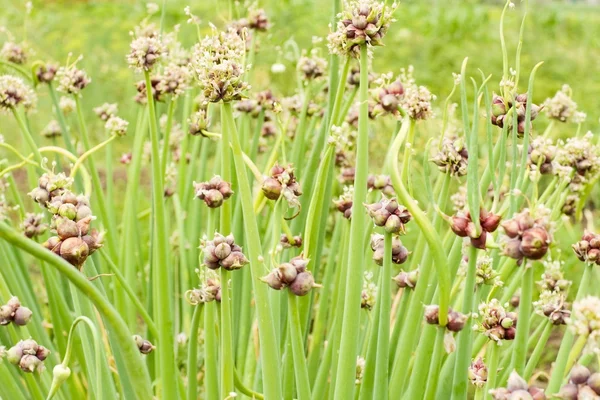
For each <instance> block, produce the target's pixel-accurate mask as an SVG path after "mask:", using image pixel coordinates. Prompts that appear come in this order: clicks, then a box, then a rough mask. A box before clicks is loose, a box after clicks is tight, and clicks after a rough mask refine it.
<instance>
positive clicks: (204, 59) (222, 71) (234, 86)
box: [190, 29, 249, 103]
mask: <svg viewBox="0 0 600 400" xmlns="http://www.w3.org/2000/svg"><path fill="white" fill-rule="evenodd" d="M243 36H244V34H242V36H240V35H238V34H237V33H236V32H235V31H234V30H231V29H230V30H227V31H225V32H214V33H213V35H212V36H206V37H205V38H204V39H202V40H201V41H200V43H198V44H197V45H196V46H195V47H194V48H193V50H192V59H191V64H190V67H191V69H192V71H193V72H194V74H195V76H196V79H197V80H198V82H199V83H200V86H201V87H202V90H203V94H204V98H205V100H206V101H207V102H211V103H217V102H219V101H223V102H226V103H227V102H231V101H234V100H240V99H242V98H243V97H244V92H245V91H246V89H248V88H249V86H248V84H247V83H246V82H245V81H244V73H245V72H246V70H247V69H248V66H245V65H244V55H245V51H246V50H245V46H246V45H245V40H244V39H243V38H242V37H243Z"/></svg>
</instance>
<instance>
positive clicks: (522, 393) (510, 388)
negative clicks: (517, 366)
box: [490, 371, 546, 400]
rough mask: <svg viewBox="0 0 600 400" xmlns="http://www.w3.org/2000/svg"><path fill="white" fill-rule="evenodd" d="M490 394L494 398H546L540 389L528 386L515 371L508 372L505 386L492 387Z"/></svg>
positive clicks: (541, 399)
mask: <svg viewBox="0 0 600 400" xmlns="http://www.w3.org/2000/svg"><path fill="white" fill-rule="evenodd" d="M490 394H491V395H492V398H493V399H494V400H520V399H530V400H546V395H545V394H544V391H543V390H542V389H539V388H536V387H534V386H529V384H528V383H527V381H525V379H523V378H521V376H520V375H519V374H518V373H517V372H516V371H513V372H511V373H510V376H509V377H508V382H507V383H506V387H504V388H496V389H492V390H490Z"/></svg>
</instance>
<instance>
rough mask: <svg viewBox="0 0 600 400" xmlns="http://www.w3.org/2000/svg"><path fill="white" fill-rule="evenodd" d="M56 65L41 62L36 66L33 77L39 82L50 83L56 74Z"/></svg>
mask: <svg viewBox="0 0 600 400" xmlns="http://www.w3.org/2000/svg"><path fill="white" fill-rule="evenodd" d="M57 70H58V67H57V66H56V65H54V64H43V65H40V66H39V67H37V68H36V70H35V77H36V78H37V80H38V82H40V83H50V82H52V81H53V80H54V77H55V76H56V71H57Z"/></svg>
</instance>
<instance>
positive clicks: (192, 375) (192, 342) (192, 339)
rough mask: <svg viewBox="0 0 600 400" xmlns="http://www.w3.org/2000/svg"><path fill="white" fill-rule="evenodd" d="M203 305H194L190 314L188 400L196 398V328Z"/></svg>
mask: <svg viewBox="0 0 600 400" xmlns="http://www.w3.org/2000/svg"><path fill="white" fill-rule="evenodd" d="M203 306H204V304H202V303H200V304H198V305H196V307H195V308H194V313H193V314H192V325H191V327H190V335H189V344H188V358H187V366H188V367H187V374H188V387H187V398H188V400H196V399H197V398H198V378H197V377H196V375H197V374H198V328H199V327H200V318H201V316H202V310H203V308H204V307H203ZM211 361H212V360H211Z"/></svg>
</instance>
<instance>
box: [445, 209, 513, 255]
mask: <svg viewBox="0 0 600 400" xmlns="http://www.w3.org/2000/svg"><path fill="white" fill-rule="evenodd" d="M500 220H501V217H500V215H497V214H493V213H491V212H488V211H486V210H484V209H483V208H482V209H480V210H479V225H480V227H481V232H480V233H479V235H477V233H476V230H475V224H474V223H473V221H472V219H471V213H470V212H469V211H466V212H464V213H463V212H459V213H457V214H456V215H454V216H453V217H452V218H450V228H451V229H452V231H453V232H454V233H455V234H456V235H457V236H460V237H468V238H470V240H471V245H472V246H473V247H476V248H478V249H482V250H485V244H486V239H487V235H488V233H492V232H494V231H495V230H496V229H498V225H499V224H500Z"/></svg>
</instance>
